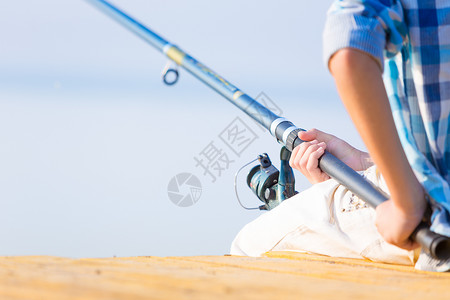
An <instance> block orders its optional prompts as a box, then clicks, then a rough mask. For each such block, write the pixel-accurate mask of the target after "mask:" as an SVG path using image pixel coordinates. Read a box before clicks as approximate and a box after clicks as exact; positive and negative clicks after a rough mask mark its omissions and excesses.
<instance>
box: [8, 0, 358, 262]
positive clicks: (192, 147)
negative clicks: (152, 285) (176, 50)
mask: <svg viewBox="0 0 450 300" xmlns="http://www.w3.org/2000/svg"><path fill="white" fill-rule="evenodd" d="M329 2H330V1H314V2H313V1H303V2H297V1H277V2H274V1H227V2H225V5H224V2H218V1H217V2H215V1H214V2H213V1H206V0H204V1H198V0H197V1H181V0H176V1H175V0H173V1H143V0H132V1H131V0H128V1H125V0H116V1H114V2H113V3H115V4H116V5H118V6H119V7H121V8H123V9H124V10H126V11H127V12H128V13H130V14H131V15H132V16H135V17H136V18H138V19H139V20H141V21H143V23H145V24H147V25H148V26H150V27H151V28H152V29H154V30H155V31H156V32H158V33H159V34H161V35H162V36H164V37H165V38H167V39H168V40H169V41H171V42H173V43H176V44H178V45H179V46H180V47H181V48H183V49H184V50H186V51H187V52H189V53H191V54H192V55H193V56H194V57H196V58H197V59H198V60H200V61H201V62H203V63H205V64H206V65H208V66H209V67H211V68H212V69H214V70H215V71H217V72H218V73H219V74H221V75H222V76H223V77H225V78H227V79H228V80H230V81H231V82H232V83H234V84H235V85H236V86H238V87H240V88H241V89H242V90H244V91H247V92H248V93H249V94H250V95H253V96H256V95H258V94H259V92H261V91H264V92H265V93H266V94H267V95H268V96H269V97H270V98H271V99H272V100H274V101H275V102H276V103H277V104H278V106H280V107H281V108H282V109H283V111H284V115H285V116H287V117H288V118H289V119H291V120H292V121H293V122H295V123H296V124H297V125H298V126H300V127H303V128H311V127H318V128H321V129H323V130H326V131H329V132H332V133H334V134H336V135H339V136H341V137H343V138H345V139H348V140H350V141H351V142H353V143H354V144H355V145H356V146H361V142H360V140H359V138H358V137H357V135H356V134H355V130H354V128H353V126H352V125H351V122H350V121H349V119H348V117H347V116H346V114H345V112H344V109H343V108H342V105H341V104H340V101H339V99H338V97H337V95H336V93H335V91H334V86H333V82H332V80H331V77H330V76H329V75H328V73H327V70H326V68H325V67H324V65H323V62H322V58H321V32H322V28H323V22H324V19H325V13H326V10H327V7H328V5H329ZM0 38H1V40H2V42H1V45H0V207H1V209H0V241H1V242H0V243H1V245H0V255H39V254H46V255H60V256H71V257H82V256H90V257H93V256H112V255H118V256H134V255H198V254H225V253H227V252H228V250H229V245H230V243H231V241H232V239H233V237H234V235H235V234H236V233H237V232H238V230H239V229H240V228H241V227H242V226H243V225H244V224H246V223H247V222H249V221H250V220H252V219H254V218H255V217H256V216H258V215H259V214H260V213H259V212H247V211H244V210H242V209H241V208H240V207H239V206H238V204H237V202H236V199H235V197H234V190H233V176H234V173H235V171H236V170H237V169H238V168H239V167H240V166H241V165H243V164H245V163H246V162H248V161H250V160H252V159H253V158H254V157H256V155H257V154H259V153H262V152H268V153H269V154H270V155H271V157H272V159H273V160H274V161H275V162H277V159H276V157H277V156H278V149H279V146H278V144H277V143H276V142H274V141H273V139H272V138H271V136H270V135H269V134H268V133H265V132H263V131H261V130H260V129H259V128H258V127H256V126H255V125H254V123H252V121H251V120H249V119H248V118H247V117H246V116H245V115H243V114H242V113H241V112H240V111H238V110H237V109H236V108H235V107H234V106H232V105H230V104H229V103H228V102H227V101H226V100H225V99H222V98H221V97H220V96H219V95H217V94H216V93H215V92H213V91H212V90H210V89H209V88H207V87H205V86H204V85H203V84H202V83H200V82H198V81H197V80H196V79H194V78H193V77H192V76H191V75H189V74H187V73H186V72H183V71H181V78H180V81H179V83H178V84H177V85H176V86H173V87H166V86H164V85H163V84H162V82H161V78H160V72H161V69H162V68H163V67H164V64H165V62H166V59H165V58H164V57H163V56H162V55H161V54H160V53H158V52H157V51H156V50H154V49H153V48H151V47H150V46H149V45H147V44H145V43H144V42H142V41H141V40H140V39H138V38H136V37H135V36H134V35H133V34H131V33H129V32H128V31H126V30H124V29H122V28H121V27H120V26H119V25H117V24H116V23H115V22H113V21H111V20H110V19H109V18H108V17H106V16H104V15H102V14H101V13H100V12H98V11H97V10H96V9H95V8H93V7H91V6H90V5H89V4H87V3H85V2H84V1H82V0H68V1H56V0H42V1H3V2H2V3H1V4H0ZM237 116H239V117H240V118H242V120H244V121H245V122H247V124H248V125H249V126H251V127H252V128H253V129H254V130H255V132H256V133H257V134H258V137H259V138H258V139H257V140H256V142H255V143H253V144H252V145H251V146H250V147H249V148H248V149H246V151H245V152H244V153H243V154H242V155H241V157H234V162H233V163H232V164H231V165H230V168H229V169H228V170H227V171H225V172H224V173H223V174H222V176H221V177H220V178H219V179H218V180H217V182H215V183H211V182H210V180H209V179H208V177H204V176H203V175H202V172H201V170H200V169H198V168H196V167H195V162H194V159H193V158H194V156H196V155H198V154H199V153H200V152H201V151H202V150H203V149H204V148H205V147H206V146H207V145H208V143H210V142H211V141H218V135H219V134H220V132H222V130H223V129H224V128H225V127H226V126H227V125H228V124H229V123H231V121H233V120H234V118H236V117H237ZM181 172H191V173H194V174H196V175H197V176H198V177H199V178H200V180H201V181H202V185H203V194H202V197H201V199H200V201H199V202H198V203H197V204H196V205H194V206H193V207H190V208H179V207H176V206H175V205H174V204H172V203H171V202H170V201H169V199H168V196H167V184H168V182H169V180H170V179H171V178H172V177H173V176H175V175H176V174H178V173H181ZM297 182H298V183H299V184H298V187H297V189H298V190H302V189H304V188H307V187H308V183H307V182H306V181H305V179H304V178H302V177H301V176H300V174H298V175H297ZM240 184H241V191H242V197H243V198H244V200H245V201H246V202H247V203H249V205H258V204H259V203H258V202H257V199H256V198H255V197H253V196H252V194H250V192H249V191H248V190H247V187H246V186H245V185H244V178H241V180H240Z"/></svg>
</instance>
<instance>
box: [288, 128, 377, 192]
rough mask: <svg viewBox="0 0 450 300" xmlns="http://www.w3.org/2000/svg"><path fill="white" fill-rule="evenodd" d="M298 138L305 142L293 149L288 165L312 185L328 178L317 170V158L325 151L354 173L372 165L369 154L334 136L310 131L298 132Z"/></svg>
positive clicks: (313, 130)
mask: <svg viewBox="0 0 450 300" xmlns="http://www.w3.org/2000/svg"><path fill="white" fill-rule="evenodd" d="M298 136H299V138H300V139H302V140H303V141H305V142H303V143H301V144H300V145H299V146H298V147H295V149H294V150H293V151H292V155H291V159H290V162H289V163H290V165H291V167H293V168H294V169H297V170H299V171H300V172H301V173H302V174H303V175H304V176H305V177H306V178H307V179H308V181H309V182H311V183H313V184H314V183H318V182H322V181H325V180H328V179H329V178H330V177H329V176H328V175H327V174H325V173H324V172H322V170H320V169H319V158H320V157H321V156H322V155H323V153H324V152H325V149H328V151H329V152H330V153H331V154H333V155H334V156H336V157H337V158H339V159H340V160H342V161H343V162H344V163H345V164H347V165H348V166H349V167H351V168H352V169H354V170H355V171H361V170H365V169H367V168H368V167H370V166H371V165H372V162H371V160H370V156H369V154H367V153H365V152H362V151H359V150H357V149H356V148H354V147H352V146H350V145H349V144H348V143H346V142H344V141H343V140H341V139H339V138H337V137H335V136H334V135H331V134H327V133H325V132H322V131H320V130H317V129H311V130H308V131H302V132H299V134H298Z"/></svg>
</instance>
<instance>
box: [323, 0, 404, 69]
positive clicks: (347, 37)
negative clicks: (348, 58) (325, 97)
mask: <svg viewBox="0 0 450 300" xmlns="http://www.w3.org/2000/svg"><path fill="white" fill-rule="evenodd" d="M393 2H395V3H396V4H393V3H391V1H386V0H384V1H382V0H380V1H373V0H369V1H364V0H359V1H358V0H337V1H334V3H333V4H332V6H331V8H330V10H329V11H328V14H327V21H326V23H325V30H324V34H323V41H324V60H325V63H326V64H327V65H328V61H329V59H330V58H331V56H333V54H334V53H336V52H337V51H338V50H340V49H342V48H348V47H350V48H354V49H357V50H361V51H363V52H365V53H367V54H369V55H371V56H372V57H373V58H374V59H375V60H376V61H377V62H378V64H379V65H380V68H381V69H383V61H384V59H383V58H384V57H385V56H386V57H392V56H394V55H395V54H397V53H398V52H399V51H400V49H401V48H402V46H403V43H404V41H405V40H406V38H407V30H406V26H405V24H404V21H403V11H402V8H401V6H400V5H399V4H398V3H397V2H396V1H393Z"/></svg>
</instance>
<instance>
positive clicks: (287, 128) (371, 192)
mask: <svg viewBox="0 0 450 300" xmlns="http://www.w3.org/2000/svg"><path fill="white" fill-rule="evenodd" d="M85 1H87V2H89V3H91V4H92V5H94V6H95V7H97V8H98V9H99V10H100V11H102V12H103V13H105V14H107V15H109V16H110V17H111V18H113V19H114V20H116V21H117V22H118V23H120V24H121V25H123V26H124V27H126V28H127V29H129V30H130V31H131V32H133V33H134V34H136V35H137V36H139V37H140V38H141V39H143V40H144V41H146V42H147V43H149V44H150V45H152V46H153V47H154V48H156V49H157V50H159V51H160V52H162V53H163V54H165V55H166V56H167V57H168V58H169V59H170V60H172V61H174V62H175V63H176V64H177V65H178V66H181V67H183V68H184V69H185V70H187V71H188V72H189V73H191V74H192V75H193V76H194V77H196V78H198V79H199V80H201V81H202V82H203V83H205V84H206V85H207V86H209V87H211V88H212V89H214V90H215V91H216V92H218V93H219V94H221V95H222V96H223V97H225V98H226V99H227V100H228V101H230V102H231V103H232V104H234V105H235V106H237V107H238V108H239V109H240V110H242V111H243V112H244V113H246V114H247V115H248V116H250V117H251V118H252V119H254V120H255V121H257V122H258V123H259V124H261V125H262V126H263V127H264V128H266V129H267V130H268V131H269V132H270V133H271V134H272V135H273V136H274V137H275V138H276V140H277V141H278V142H279V143H280V144H282V145H284V146H285V147H286V148H287V150H289V151H292V150H293V149H294V148H295V147H297V146H298V145H300V144H301V143H302V142H303V141H302V140H301V139H300V138H299V137H298V133H299V132H300V131H304V129H301V128H298V127H297V126H295V125H294V124H293V123H292V122H290V121H289V120H287V119H285V118H282V117H280V116H277V115H276V114H274V113H273V112H272V111H270V110H269V109H267V108H266V107H264V106H263V105H261V104H260V103H258V102H257V101H256V100H255V99H253V98H252V97H250V96H249V95H247V94H246V93H244V92H243V91H241V90H240V89H238V88H237V87H236V86H234V85H233V84H231V83H230V82H228V81H227V80H225V79H224V78H223V77H221V76H220V75H218V74H217V73H215V72H214V71H212V70H211V69H210V68H208V67H207V66H205V65H204V64H202V63H200V62H199V61H197V60H196V59H195V58H193V57H192V56H190V55H189V54H187V53H186V52H184V51H183V50H181V49H180V48H179V47H178V46H176V45H174V44H171V43H170V42H168V41H167V40H165V39H164V38H162V37H161V36H159V35H158V34H156V33H155V32H153V31H152V30H150V29H149V28H148V27H146V26H145V25H143V24H142V23H140V22H138V21H137V20H135V19H133V18H132V17H130V16H129V15H127V14H125V13H124V12H123V11H122V10H120V9H118V8H117V7H115V6H114V5H112V4H111V3H109V2H108V1H105V0H85ZM170 75H173V76H175V78H174V79H172V80H170V79H169V77H170ZM163 79H164V82H165V83H167V84H174V83H175V82H176V81H177V79H178V71H177V70H176V69H173V68H167V67H166V71H165V72H164V75H163ZM283 155H285V156H286V154H283V153H282V158H283ZM285 158H286V157H285ZM265 159H268V158H265V157H262V156H261V157H260V162H263V163H264V162H265ZM285 161H286V160H285ZM269 163H270V160H269ZM265 165H266V166H267V167H268V168H270V165H269V164H268V163H266V164H265ZM319 167H320V169H321V170H322V171H323V172H325V173H327V174H328V175H329V176H330V177H332V178H333V179H335V180H336V181H338V182H339V183H340V184H342V185H343V186H345V187H347V188H348V189H349V190H350V191H352V192H353V193H354V194H355V195H357V196H358V197H360V198H361V199H363V200H364V201H365V202H366V203H368V204H369V205H370V206H372V207H374V208H375V207H377V206H378V205H379V204H381V203H383V202H384V201H386V200H388V198H389V197H388V195H386V194H385V193H383V192H382V191H380V190H378V188H376V187H375V186H374V185H373V184H372V183H370V182H369V181H367V180H366V179H365V178H363V177H362V176H361V175H359V174H358V173H357V172H355V171H354V170H353V169H351V168H350V167H349V166H347V165H346V164H344V163H343V162H342V161H340V160H339V159H338V158H336V157H335V156H333V155H332V154H330V153H329V152H327V151H325V153H324V154H323V155H322V157H321V158H320V160H319ZM263 170H265V169H264V168H263V166H261V171H260V172H259V174H260V175H261V174H264V172H263ZM254 173H255V174H256V173H258V172H256V171H255V172H254ZM274 183H275V182H274ZM250 184H251V182H249V185H250ZM254 191H255V190H254ZM255 192H256V191H255ZM258 192H259V193H263V192H264V190H259V191H258ZM259 197H260V198H261V197H262V195H259ZM429 222H430V221H429V220H427V221H425V220H424V221H422V222H421V223H420V224H419V226H418V227H417V228H416V230H415V231H414V232H413V234H412V235H411V237H410V238H411V239H412V240H415V241H417V242H418V243H419V244H420V245H421V246H422V248H423V249H424V250H425V251H427V252H428V253H429V254H430V255H431V256H433V257H435V258H438V259H442V260H445V259H449V258H450V238H448V237H445V236H442V235H439V234H437V233H435V232H432V231H431V230H430V228H429V227H430V224H429Z"/></svg>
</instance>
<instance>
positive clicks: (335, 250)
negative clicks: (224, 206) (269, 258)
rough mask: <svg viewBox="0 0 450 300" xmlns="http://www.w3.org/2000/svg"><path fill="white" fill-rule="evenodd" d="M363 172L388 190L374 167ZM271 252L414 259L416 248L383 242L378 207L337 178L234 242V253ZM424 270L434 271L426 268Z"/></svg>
mask: <svg viewBox="0 0 450 300" xmlns="http://www.w3.org/2000/svg"><path fill="white" fill-rule="evenodd" d="M363 176H364V177H366V178H367V179H368V180H370V181H372V182H373V183H375V185H377V186H379V187H380V188H381V189H383V190H385V191H386V190H387V189H386V184H385V182H384V180H383V179H382V177H381V176H380V175H379V173H378V172H377V171H376V167H375V166H373V167H371V168H369V169H367V170H366V171H365V172H364V174H363ZM267 251H298V252H309V253H315V254H322V255H328V256H333V257H345V258H365V259H369V260H371V261H376V262H384V263H393V264H402V265H414V263H415V260H414V252H413V251H407V250H403V249H400V248H398V247H396V246H393V245H391V244H388V243H386V242H385V241H384V240H383V238H382V237H381V236H380V234H379V233H378V231H377V229H376V227H375V210H374V209H373V208H371V207H368V205H367V204H366V203H365V202H363V201H362V200H360V199H359V198H358V197H356V196H355V195H353V194H352V192H351V191H349V190H348V189H347V188H345V187H344V186H342V185H340V184H339V183H338V182H336V181H335V180H333V179H330V180H327V181H325V182H322V183H318V184H315V185H313V186H312V187H311V188H309V189H307V190H305V191H303V192H301V193H299V194H297V195H295V196H294V197H292V198H290V199H287V200H285V201H283V202H282V203H281V204H280V205H279V206H278V207H276V208H275V209H273V210H271V211H268V212H266V213H264V214H262V215H261V216H260V217H258V218H257V219H256V220H254V221H252V222H251V223H249V224H247V225H246V226H245V227H244V228H243V229H242V230H241V231H240V232H239V234H238V235H237V236H236V238H235V239H234V241H233V243H232V245H231V254H232V255H245V256H256V257H257V256H261V255H262V254H264V253H265V252H267ZM421 256H422V255H421ZM424 259H425V258H424ZM416 267H417V265H416ZM421 269H428V270H430V268H429V267H426V266H423V267H421Z"/></svg>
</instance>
